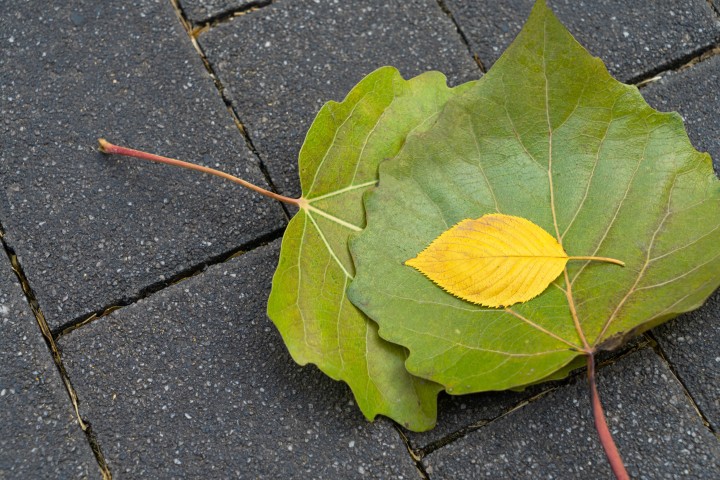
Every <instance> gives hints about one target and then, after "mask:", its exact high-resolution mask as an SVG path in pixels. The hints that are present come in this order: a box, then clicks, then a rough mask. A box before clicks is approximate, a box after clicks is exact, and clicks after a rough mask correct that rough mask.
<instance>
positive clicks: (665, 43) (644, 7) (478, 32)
mask: <svg viewBox="0 0 720 480" xmlns="http://www.w3.org/2000/svg"><path fill="white" fill-rule="evenodd" d="M534 3H535V2H534V1H533V0H503V1H495V0H446V4H447V6H448V8H449V9H450V11H451V12H452V14H453V16H454V17H455V20H456V21H457V22H458V24H459V26H460V28H461V29H462V31H463V32H464V33H465V35H466V36H467V38H468V41H469V42H470V45H471V47H472V49H473V51H474V52H475V54H476V55H478V57H479V58H480V60H481V61H482V62H483V64H484V65H485V67H486V68H490V66H491V65H492V64H493V63H495V61H496V60H497V59H498V58H499V57H500V55H501V54H502V53H503V52H504V51H505V49H506V48H507V47H508V45H510V43H511V42H512V40H513V39H514V38H515V36H516V35H517V34H518V32H520V29H521V28H522V25H523V24H524V23H525V20H526V19H527V17H528V14H529V13H530V9H531V8H532V6H533V4H534ZM548 5H550V7H551V8H552V9H553V11H554V12H555V14H556V15H557V16H558V18H559V19H560V21H562V22H563V23H564V24H565V26H566V27H568V29H569V30H570V32H572V34H573V35H574V36H575V38H577V40H578V41H579V42H580V43H581V44H582V45H583V46H584V47H585V48H587V49H588V50H589V51H590V53H592V54H593V55H597V56H599V57H600V58H602V59H603V61H604V62H605V65H607V67H608V70H609V71H610V73H612V74H613V75H614V76H616V77H617V78H618V79H619V80H621V81H625V82H627V81H630V80H633V79H636V78H638V77H641V76H644V75H647V74H648V73H649V72H651V71H654V70H655V69H657V68H658V67H660V66H662V65H667V64H671V63H673V62H677V61H679V60H681V59H683V58H686V57H687V56H688V55H691V54H692V53H693V52H697V51H699V50H701V49H703V48H707V47H708V46H710V45H712V44H713V43H715V42H717V41H718V39H719V38H720V22H718V17H717V16H716V15H715V13H714V12H713V11H712V9H711V8H710V6H709V5H708V4H707V2H706V1H705V0H692V1H684V2H676V1H675V0H662V1H653V0H643V1H635V2H627V1H624V0H597V1H576V0H549V1H548Z"/></svg>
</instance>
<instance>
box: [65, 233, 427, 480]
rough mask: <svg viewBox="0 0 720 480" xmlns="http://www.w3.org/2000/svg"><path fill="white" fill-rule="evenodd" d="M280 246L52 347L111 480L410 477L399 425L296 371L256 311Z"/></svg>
mask: <svg viewBox="0 0 720 480" xmlns="http://www.w3.org/2000/svg"><path fill="white" fill-rule="evenodd" d="M278 249H279V242H275V243H273V244H271V245H270V246H267V247H261V248H259V249H256V250H254V251H253V252H251V253H247V254H244V255H242V256H240V257H239V258H236V259H233V260H231V261H229V262H227V263H223V264H220V265H217V266H215V267H212V268H210V269H209V270H208V271H206V272H205V273H203V274H202V275H199V276H196V277H193V278H191V279H189V280H186V281H183V282H181V283H178V284H176V285H173V286H172V287H169V288H167V289H165V290H163V291H162V292H159V293H157V294H155V295H153V297H152V298H150V299H147V300H142V301H140V302H138V303H136V304H134V305H132V306H130V307H126V308H124V309H121V310H118V311H116V312H114V313H112V314H111V315H110V316H109V317H107V318H103V319H101V320H99V321H96V322H94V323H92V324H90V325H88V326H86V327H83V328H82V329H80V330H78V331H76V332H73V333H71V334H69V335H67V336H65V337H63V338H62V340H61V346H62V348H63V351H64V358H65V361H66V364H67V368H68V372H69V375H70V377H71V378H72V380H73V382H74V384H75V387H76V389H77V390H78V394H79V395H81V396H82V398H83V399H84V402H83V404H82V405H81V410H82V412H83V415H85V416H87V418H88V420H90V421H91V422H92V423H93V427H94V429H95V431H96V432H97V435H98V440H99V442H100V443H101V444H102V445H103V448H104V453H105V457H106V459H107V461H108V463H109V466H110V469H111V471H113V474H115V475H117V476H118V478H140V477H147V478H171V477H172V478H180V477H184V478H228V477H236V478H267V479H277V478H318V479H320V478H325V479H339V478H361V477H369V478H393V479H399V478H404V479H416V478H418V474H417V471H416V469H415V465H414V463H413V461H412V459H411V457H410V456H409V455H408V453H407V450H406V449H405V446H404V444H403V443H402V441H401V438H400V436H399V434H398V433H397V431H395V428H394V427H393V426H392V425H391V424H390V423H389V422H387V421H385V420H378V421H376V422H375V423H369V422H367V421H366V420H365V419H364V418H363V417H362V415H361V414H360V412H359V410H358V408H357V406H355V405H354V403H353V401H352V396H351V394H350V392H349V389H347V387H346V386H345V385H344V384H341V383H337V382H334V381H332V380H330V379H329V378H327V377H326V376H324V375H323V374H322V373H320V372H319V371H318V370H317V369H315V368H314V367H310V366H308V367H305V368H301V367H299V366H297V365H295V364H294V363H293V361H292V360H291V359H290V356H289V354H288V353H287V350H286V349H285V347H284V345H283V344H282V340H281V339H280V336H279V334H278V333H277V332H276V330H275V328H274V327H273V326H272V324H271V323H270V321H269V320H268V319H267V317H266V315H265V304H266V301H267V296H268V293H269V290H270V279H271V275H272V271H273V269H274V266H275V263H276V261H277V254H278Z"/></svg>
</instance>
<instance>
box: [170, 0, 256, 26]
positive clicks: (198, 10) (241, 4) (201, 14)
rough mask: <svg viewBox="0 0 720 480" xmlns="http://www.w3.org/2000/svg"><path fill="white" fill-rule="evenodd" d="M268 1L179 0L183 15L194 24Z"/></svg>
mask: <svg viewBox="0 0 720 480" xmlns="http://www.w3.org/2000/svg"><path fill="white" fill-rule="evenodd" d="M269 1H270V0H179V4H180V6H181V7H182V9H183V12H184V13H185V15H186V16H187V17H188V19H190V20H191V21H193V22H195V23H199V22H203V21H206V20H208V19H210V18H211V17H216V16H218V15H223V14H225V13H230V12H232V11H234V10H239V9H242V8H245V7H250V6H252V5H261V4H265V3H268V2H269Z"/></svg>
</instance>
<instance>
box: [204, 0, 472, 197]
mask: <svg viewBox="0 0 720 480" xmlns="http://www.w3.org/2000/svg"><path fill="white" fill-rule="evenodd" d="M198 41H199V42H200V45H201V46H202V48H203V50H204V51H205V54H206V55H207V58H208V60H209V61H210V62H211V64H212V65H213V68H214V69H215V70H216V72H217V73H218V75H219V77H220V79H221V81H222V82H223V84H224V86H225V87H226V88H227V94H228V97H229V98H230V99H231V100H232V103H233V105H234V107H235V109H236V111H237V113H238V116H239V117H240V120H241V121H242V122H243V123H244V124H245V126H246V127H247V130H248V132H249V134H250V137H251V138H252V140H253V143H254V145H255V147H256V148H257V149H258V151H259V153H260V156H261V157H262V159H263V161H264V162H265V164H266V165H267V167H268V170H269V172H270V175H271V177H272V179H273V182H274V183H275V184H276V185H277V186H278V188H280V189H281V190H282V191H284V192H285V193H286V194H290V195H299V193H300V185H299V181H298V174H297V154H298V152H299V150H300V146H301V144H302V141H303V139H304V138H305V133H306V132H307V129H308V128H309V127H310V124H311V123H312V120H313V118H314V117H315V114H316V113H317V111H318V110H319V109H320V107H321V106H322V105H323V103H325V102H326V101H328V100H341V99H342V98H343V97H344V96H345V95H346V94H347V92H348V91H349V90H350V89H351V88H352V87H353V86H354V85H355V84H356V83H357V82H358V81H360V79H362V77H364V76H365V75H366V74H368V73H370V72H371V71H373V70H375V69H376V68H378V67H381V66H383V65H394V66H395V67H397V68H398V69H399V70H400V72H401V73H402V74H403V76H404V77H405V78H410V77H413V76H415V75H418V74H420V73H422V72H424V71H426V70H439V71H441V72H444V73H445V74H446V75H447V76H448V78H449V82H450V83H451V84H458V83H462V82H464V81H467V80H471V79H474V78H477V77H478V76H479V75H480V71H479V69H478V68H477V65H476V64H475V63H474V61H473V60H472V57H471V55H470V54H469V53H468V51H467V48H466V46H465V45H464V44H463V43H462V40H461V37H460V35H459V34H458V33H457V30H456V29H455V26H454V25H453V24H452V22H451V21H450V19H449V18H448V17H447V15H446V14H445V13H444V12H443V11H442V10H441V9H440V8H439V7H438V5H437V3H436V2H435V1H433V0H409V1H405V2H367V1H360V0H351V1H343V2H337V1H332V0H317V1H313V0H302V1H293V2H277V3H274V4H273V5H271V6H269V7H265V8H261V9H259V10H257V11H255V12H252V13H249V14H247V15H243V16H241V17H237V18H235V19H233V20H232V21H229V22H227V23H224V24H222V25H219V26H218V27H216V28H213V29H211V30H210V31H208V32H207V33H205V34H203V35H201V36H200V37H199V39H198Z"/></svg>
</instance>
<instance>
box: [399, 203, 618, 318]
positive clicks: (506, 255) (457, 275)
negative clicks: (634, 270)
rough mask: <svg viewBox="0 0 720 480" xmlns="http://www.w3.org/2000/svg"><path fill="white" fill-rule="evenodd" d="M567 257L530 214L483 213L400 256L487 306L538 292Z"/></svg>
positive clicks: (527, 297) (445, 286) (523, 299)
mask: <svg viewBox="0 0 720 480" xmlns="http://www.w3.org/2000/svg"><path fill="white" fill-rule="evenodd" d="M580 259H584V260H602V261H609V262H613V263H617V264H619V265H622V264H623V263H622V262H620V261H618V260H613V259H609V258H603V257H570V256H568V254H567V253H565V250H563V247H562V246H561V245H560V244H559V243H558V241H557V240H556V239H555V238H554V237H552V236H551V235H550V234H549V233H547V232H546V231H545V230H543V229H542V228H540V227H539V226H537V225H535V224H534V223H533V222H531V221H530V220H526V219H524V218H520V217H513V216H511V215H502V214H489V215H484V216H482V217H480V218H478V219H477V220H471V219H467V220H463V221H461V222H460V223H458V224H457V225H455V226H454V227H452V228H451V229H449V230H447V231H445V232H443V233H442V234H441V235H440V236H439V237H437V238H436V239H435V240H433V242H432V243H431V244H430V246H428V247H427V248H426V249H425V250H423V251H422V252H421V253H420V254H419V255H418V256H417V257H416V258H413V259H410V260H408V261H406V262H405V264H406V265H409V266H411V267H414V268H416V269H417V270H419V271H420V272H421V273H423V274H424V275H425V276H427V277H428V278H429V279H430V280H432V281H433V282H435V283H437V284H438V285H439V286H441V287H442V288H443V289H445V290H446V291H448V292H449V293H451V294H453V295H455V296H457V297H460V298H462V299H464V300H468V301H470V302H473V303H478V304H480V305H485V306H488V307H504V306H508V305H512V304H514V303H518V302H527V301H528V300H530V299H532V298H534V297H536V296H538V295H540V294H541V293H542V292H543V291H544V290H545V289H546V288H547V287H548V285H550V283H551V282H552V281H553V280H555V279H556V278H557V277H558V275H560V274H561V273H562V272H563V269H564V268H565V265H566V264H567V262H568V260H580Z"/></svg>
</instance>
